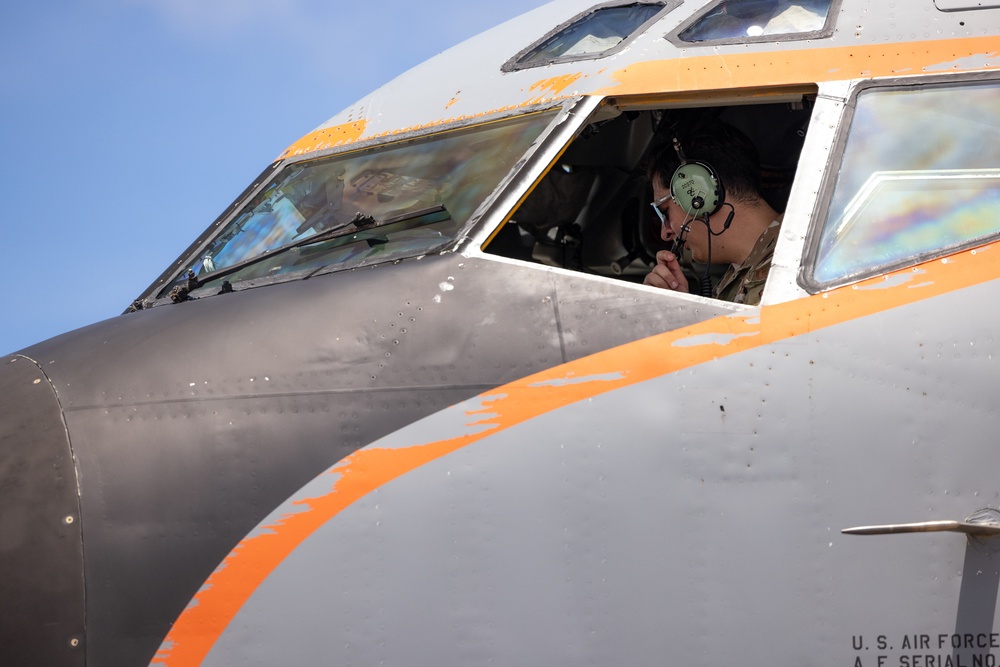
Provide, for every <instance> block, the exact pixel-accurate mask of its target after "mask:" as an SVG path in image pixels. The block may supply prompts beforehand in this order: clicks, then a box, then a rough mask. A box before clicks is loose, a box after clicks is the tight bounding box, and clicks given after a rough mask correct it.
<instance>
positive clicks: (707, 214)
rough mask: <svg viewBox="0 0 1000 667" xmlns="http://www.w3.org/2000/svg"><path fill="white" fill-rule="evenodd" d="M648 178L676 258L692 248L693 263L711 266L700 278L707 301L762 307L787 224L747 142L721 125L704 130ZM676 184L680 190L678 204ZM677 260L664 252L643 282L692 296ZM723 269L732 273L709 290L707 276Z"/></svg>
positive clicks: (673, 148)
mask: <svg viewBox="0 0 1000 667" xmlns="http://www.w3.org/2000/svg"><path fill="white" fill-rule="evenodd" d="M648 176H649V179H650V183H651V184H652V186H653V201H652V203H651V205H652V207H653V209H654V210H655V211H656V213H657V215H658V216H659V217H660V221H661V223H662V224H661V228H660V237H661V238H662V239H663V240H664V241H667V242H671V241H673V242H674V250H675V251H677V248H678V247H679V245H683V244H686V246H687V247H688V248H689V249H690V253H691V259H693V260H694V261H695V262H699V263H702V264H704V265H706V266H707V267H708V269H707V270H706V274H705V276H704V277H703V278H702V282H703V284H704V285H705V287H704V288H701V289H703V290H704V292H705V294H704V295H705V296H712V297H714V298H717V299H723V300H726V301H732V302H734V303H743V304H748V305H757V304H758V303H760V296H761V293H762V292H763V291H764V281H765V279H766V278H767V273H768V271H769V269H770V268H771V256H772V255H773V254H774V246H775V243H776V242H777V240H778V230H779V228H780V224H781V217H780V216H779V215H778V214H777V213H776V212H775V210H774V209H773V208H771V206H770V205H769V204H768V203H767V202H766V201H765V200H764V196H763V194H762V191H761V181H760V159H759V157H758V154H757V149H756V147H754V145H753V143H752V142H751V141H750V140H749V139H748V138H747V137H746V135H744V134H743V133H742V132H740V131H739V130H737V129H736V128H734V127H732V126H731V125H728V124H726V123H723V122H721V121H709V122H707V123H704V124H702V125H700V126H699V127H698V128H697V130H696V131H694V132H692V133H688V134H686V135H684V136H679V137H674V138H673V141H672V143H668V144H667V145H665V146H664V147H663V148H661V149H660V150H659V151H658V152H657V153H656V154H654V156H653V159H652V161H651V163H650V165H649V169H648ZM692 179H694V181H692ZM692 182H694V186H693V187H692V185H691V184H692ZM671 185H673V187H674V189H676V190H677V191H678V197H676V198H675V197H674V196H673V195H674V193H673V192H671ZM685 193H686V195H685ZM678 241H680V244H679V243H678ZM678 254H679V252H678ZM678 260H679V257H678V256H677V254H675V252H672V251H670V250H661V251H659V252H658V253H656V265H655V266H654V267H653V269H652V271H650V272H649V274H647V275H646V278H645V280H644V281H643V282H644V283H645V284H646V285H652V286H653V287H660V288H663V289H670V290H676V291H681V292H688V291H692V290H690V289H689V284H688V279H687V277H686V276H685V274H684V270H683V269H682V268H681V264H680V262H679V261H678ZM720 264H721V265H729V267H728V270H726V271H725V273H724V274H723V276H722V278H721V280H720V281H719V282H718V284H717V285H715V287H714V288H711V287H710V285H711V283H710V279H709V272H710V271H711V268H712V266H715V265H720ZM699 287H700V286H696V288H699ZM693 291H695V292H699V291H701V290H700V289H695V290H693Z"/></svg>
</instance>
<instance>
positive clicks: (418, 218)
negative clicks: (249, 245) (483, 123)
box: [169, 204, 450, 303]
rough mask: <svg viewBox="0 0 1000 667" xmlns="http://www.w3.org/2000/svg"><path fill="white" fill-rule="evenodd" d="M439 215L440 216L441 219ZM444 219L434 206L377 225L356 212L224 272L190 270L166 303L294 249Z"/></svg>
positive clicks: (372, 241)
mask: <svg viewBox="0 0 1000 667" xmlns="http://www.w3.org/2000/svg"><path fill="white" fill-rule="evenodd" d="M440 214H444V215H443V216H442V215H440ZM448 217H450V216H449V215H448V210H447V209H446V208H445V207H444V205H443V204H436V205H434V206H429V207H427V208H422V209H418V210H416V211H407V212H406V213H402V214H400V215H395V216H393V217H391V218H386V219H385V220H382V221H381V222H379V221H378V220H376V219H375V218H373V217H372V216H370V215H367V214H365V213H361V212H360V211H359V212H358V213H356V214H355V216H354V217H353V218H351V219H350V220H349V221H347V222H345V223H343V224H340V225H337V226H336V227H331V228H330V229H325V230H323V231H322V232H319V233H318V234H313V235H312V236H307V237H306V238H304V239H299V240H298V241H292V242H291V243H287V244H285V245H283V246H279V247H277V248H275V249H274V250H267V251H265V252H262V253H261V254H259V255H254V256H253V257H249V258H247V259H244V260H242V261H239V262H236V263H235V264H231V265H229V266H227V267H225V268H222V269H219V270H218V271H211V272H209V273H206V274H204V275H201V276H198V275H195V272H194V270H193V269H188V272H187V282H186V283H185V284H183V285H176V286H174V288H173V289H172V290H170V294H169V296H170V300H171V301H173V302H174V303H180V302H181V301H187V300H188V298H189V297H188V295H189V294H190V293H191V292H193V291H194V290H196V289H198V288H199V287H201V286H202V285H205V284H207V283H210V282H212V281H215V280H219V279H220V278H226V277H228V276H231V275H233V274H234V273H237V272H239V271H242V270H243V269H245V268H247V267H248V266H252V265H254V264H258V263H260V262H263V261H265V260H268V259H270V258H272V257H274V256H276V255H280V254H282V253H284V252H288V251H289V250H293V249H295V248H302V247H304V246H308V245H314V244H317V243H324V242H326V241H332V240H333V239H336V238H340V237H343V236H351V235H354V234H359V233H361V232H369V233H370V230H374V229H376V228H383V227H388V226H390V225H395V224H397V223H401V222H406V221H409V220H412V221H415V223H416V224H414V225H407V226H406V228H410V227H411V226H414V227H416V226H420V225H422V224H430V223H431V222H440V221H441V220H446V219H448ZM422 219H426V220H422ZM380 231H381V230H380ZM382 236H383V235H382V234H378V235H372V236H371V237H370V238H368V239H366V240H368V242H369V243H368V244H369V246H371V245H374V244H377V243H386V242H388V239H384V238H381V237H382ZM232 291H233V288H232V285H230V284H229V281H226V282H224V283H223V285H222V292H223V293H227V292H232Z"/></svg>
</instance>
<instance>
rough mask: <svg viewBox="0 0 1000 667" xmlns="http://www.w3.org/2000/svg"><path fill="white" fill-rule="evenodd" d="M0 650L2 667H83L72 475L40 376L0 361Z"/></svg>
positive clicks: (28, 364) (56, 413) (57, 417)
mask: <svg viewBox="0 0 1000 667" xmlns="http://www.w3.org/2000/svg"><path fill="white" fill-rule="evenodd" d="M0 563H2V566H0V600H2V601H3V602H2V604H0V647H3V648H2V653H3V662H4V663H5V664H11V665H29V664H30V665H54V666H62V665H83V664H84V663H85V636H84V581H83V542H82V536H81V525H80V504H79V496H78V493H77V479H76V468H75V466H74V462H73V455H72V452H71V449H70V443H69V439H68V437H67V434H66V428H65V426H64V424H63V419H62V411H61V409H60V407H59V401H58V400H57V397H56V395H55V392H54V391H53V390H52V387H51V385H50V384H49V382H48V380H47V379H46V377H45V375H44V373H42V371H41V369H40V368H39V367H38V366H37V365H36V364H35V363H34V362H32V361H31V360H30V359H28V358H25V357H20V356H7V357H0Z"/></svg>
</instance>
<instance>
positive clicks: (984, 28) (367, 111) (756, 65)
mask: <svg viewBox="0 0 1000 667" xmlns="http://www.w3.org/2000/svg"><path fill="white" fill-rule="evenodd" d="M593 4H594V3H592V2H590V1H589V0H586V1H584V2H553V3H550V4H548V5H544V6H542V7H540V8H538V9H536V10H534V11H532V12H528V13H527V14H525V15H523V16H521V17H518V18H515V19H513V20H511V21H508V22H507V23H505V24H503V25H501V26H498V27H496V28H494V29H492V30H490V31H487V32H485V33H483V34H481V35H479V36H477V37H476V38H474V39H471V40H468V41H466V42H464V43H462V44H459V45H457V46H455V47H453V48H451V49H449V50H447V51H445V52H443V53H442V54H439V55H438V56H437V57H435V58H432V59H430V60H428V61H426V62H425V63H422V64H420V65H418V66H416V67H414V68H413V69H411V70H409V71H408V72H406V73H404V74H402V75H401V76H399V77H397V78H396V79H394V80H393V81H391V82H389V83H387V84H386V85H384V86H383V87H381V88H379V89H378V90H376V91H374V92H373V93H372V94H371V95H369V96H368V97H366V98H364V99H362V100H360V101H358V102H357V103H355V104H353V105H351V106H350V107H348V108H347V109H345V110H343V111H342V112H340V113H338V114H337V115H335V116H333V117H332V118H330V119H329V120H328V121H327V122H325V123H323V124H322V125H321V126H320V127H319V128H317V129H316V130H314V131H313V132H311V133H308V134H306V135H305V136H303V137H302V138H301V139H299V140H298V141H296V142H295V143H293V144H292V145H291V146H290V147H289V148H288V149H287V150H286V151H285V152H284V153H282V155H281V156H280V157H279V159H283V158H285V157H290V156H294V155H301V154H304V153H309V152H313V151H318V150H324V149H331V148H335V147H340V146H346V145H350V144H351V143H356V142H358V141H364V140H367V139H371V138H373V137H381V136H386V135H394V134H402V133H405V132H412V131H415V130H421V129H423V130H426V129H430V128H435V127H440V126H443V125H446V124H449V123H457V122H461V121H468V120H471V119H479V118H485V117H488V116H490V115H496V114H500V113H504V112H509V111H511V110H516V109H521V108H527V107H530V106H533V105H537V104H542V103H551V102H553V101H556V100H560V99H565V98H570V97H576V96H581V95H633V94H638V95H642V94H657V95H669V94H671V93H692V92H696V91H710V90H719V89H726V88H734V87H736V88H749V87H756V86H782V85H800V84H815V83H822V82H825V81H835V80H844V79H854V78H873V77H886V76H901V75H915V74H922V73H925V72H932V71H942V72H945V71H947V72H958V71H980V70H990V69H996V68H997V67H998V66H1000V56H998V53H1000V48H998V46H997V41H996V37H995V36H994V34H993V33H994V31H995V25H996V21H997V16H1000V10H996V9H994V10H979V11H975V12H947V13H946V12H941V11H939V10H937V9H936V8H935V7H934V4H933V2H931V1H930V0H927V1H922V2H913V3H908V4H907V5H906V7H905V8H902V7H894V6H884V5H880V6H879V7H878V9H875V8H873V7H872V6H871V3H869V2H862V1H860V0H843V2H842V3H841V5H840V10H839V13H838V16H837V22H836V29H835V30H834V33H833V34H832V35H831V36H829V37H826V38H819V39H813V40H790V41H787V40H786V41H783V40H782V39H781V38H776V41H773V42H758V43H740V44H714V43H710V44H705V45H699V44H687V45H684V46H683V47H678V46H677V45H675V44H674V43H672V42H671V41H668V40H667V39H665V35H666V34H667V33H668V32H671V31H672V30H674V29H675V28H677V27H678V26H679V25H681V24H682V23H683V22H684V21H685V20H687V19H688V18H690V17H691V16H694V15H695V14H697V13H699V12H701V11H703V9H704V7H705V6H706V5H707V3H684V4H682V5H681V6H680V7H678V8H676V9H674V10H673V11H671V12H669V13H668V14H666V15H665V16H664V17H663V18H662V19H661V20H659V21H658V22H657V23H655V24H654V25H653V26H651V27H650V28H648V29H647V30H646V32H645V33H643V34H642V35H640V36H638V37H637V38H636V39H635V40H634V41H633V42H631V43H629V44H628V46H627V47H626V48H625V49H623V50H622V51H620V52H618V53H615V54H612V55H609V56H607V57H604V58H597V59H594V60H583V61H572V62H567V63H562V64H558V63H557V64H553V65H549V66H546V67H536V68H528V69H523V70H520V71H515V72H506V73H504V72H501V70H500V67H501V65H502V64H503V63H504V62H505V61H506V60H507V59H508V58H510V57H511V55H513V53H516V52H517V50H519V49H520V48H523V47H524V46H527V44H529V43H530V42H531V41H532V40H534V39H536V38H537V37H541V36H542V35H543V34H545V32H546V31H547V30H548V29H549V26H554V25H558V24H559V23H561V22H563V21H566V20H568V19H569V18H571V17H573V16H575V15H576V14H578V13H580V12H582V11H585V10H586V9H589V8H590V7H591V6H592V5H593ZM535 33H537V36H535V37H533V35H535ZM491 61H493V62H495V66H491V65H490V64H489V63H490V62H491ZM401 99H403V100H406V101H407V102H406V104H399V103H398V101H399V100H401Z"/></svg>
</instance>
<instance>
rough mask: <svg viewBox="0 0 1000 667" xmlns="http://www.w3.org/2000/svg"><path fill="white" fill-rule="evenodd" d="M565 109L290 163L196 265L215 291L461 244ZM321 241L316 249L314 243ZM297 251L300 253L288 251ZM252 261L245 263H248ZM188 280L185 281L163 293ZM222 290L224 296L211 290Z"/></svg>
mask: <svg viewBox="0 0 1000 667" xmlns="http://www.w3.org/2000/svg"><path fill="white" fill-rule="evenodd" d="M554 114H555V112H542V113H535V114H530V115H526V116H521V117H518V118H515V119H510V120H506V121H500V122H496V123H491V124H487V125H480V126H477V127H473V128H468V129H463V130H456V131H451V132H444V133H440V134H435V135H432V136H430V137H424V138H421V139H415V140H410V141H402V142H397V143H394V144H390V145H388V146H384V147H379V148H376V149H372V150H369V151H363V152H352V153H347V154H340V155H336V156H332V157H327V158H320V159H313V160H307V161H301V162H295V163H292V164H289V165H288V166H286V167H285V168H284V169H283V170H281V171H280V172H279V173H278V174H277V175H276V176H275V177H274V178H273V179H272V180H271V181H270V183H269V184H268V185H267V186H266V187H264V189H263V190H262V191H261V192H259V193H258V194H257V195H256V196H255V197H254V198H253V199H252V200H251V201H250V202H249V203H248V204H246V205H245V206H244V207H243V208H242V209H241V210H240V211H239V212H238V213H237V214H236V215H235V217H233V218H232V219H231V220H230V221H229V223H228V224H226V225H225V227H224V228H223V229H222V230H221V231H220V232H219V233H218V234H216V235H215V236H214V238H212V239H211V240H210V241H209V242H208V243H207V245H206V246H205V247H204V248H203V249H202V250H201V252H199V253H198V257H197V258H196V259H195V260H194V261H193V262H192V263H191V264H189V266H188V268H189V269H190V270H191V271H192V272H193V273H194V274H195V276H196V277H197V278H198V279H199V281H204V283H205V288H206V289H207V288H208V287H211V286H216V289H215V290H214V291H218V287H217V286H218V285H219V284H221V283H222V277H221V276H220V277H219V278H218V279H214V277H213V275H214V274H216V273H220V272H222V273H225V272H226V271H227V268H228V269H238V270H236V271H235V272H231V275H229V274H227V275H225V278H226V279H227V280H229V281H230V282H231V283H236V282H237V281H247V280H251V281H252V280H256V279H270V278H272V277H274V276H279V275H284V274H290V273H301V272H318V271H320V270H323V271H332V270H339V269H343V268H351V267H356V266H362V265H366V264H372V263H376V262H384V261H389V260H395V259H399V258H402V257H411V256H415V255H419V254H424V253H427V252H431V251H434V250H438V249H441V248H443V247H444V246H446V245H448V244H449V243H452V242H453V241H454V240H455V239H456V237H457V234H458V232H459V230H460V229H462V227H463V226H464V225H465V224H466V223H467V222H468V221H469V220H470V218H471V216H472V214H473V213H474V212H475V210H476V209H477V208H478V207H479V206H480V205H481V204H482V203H483V201H484V200H485V199H486V198H487V197H488V196H489V195H490V194H491V193H492V192H493V190H494V189H495V188H496V187H497V185H498V184H499V183H500V181H501V180H502V179H503V178H504V176H506V175H507V173H508V172H510V171H511V169H512V168H513V166H514V164H515V163H516V162H517V161H518V160H519V159H520V158H521V157H522V156H523V155H524V153H525V152H526V151H527V149H528V147H529V146H530V145H531V144H532V142H534V141H535V140H536V139H537V138H538V137H539V135H540V134H541V133H542V131H543V130H544V129H545V127H546V126H547V125H548V124H549V122H550V121H551V120H552V118H553V116H554ZM312 237H315V239H316V240H315V242H309V239H310V238H312ZM291 244H296V245H297V246H298V247H294V248H289V249H287V250H285V251H280V249H281V248H287V247H288V246H289V245H291ZM244 264H245V266H243V265H244ZM186 283H187V277H186V276H184V275H181V276H179V277H178V278H176V279H175V280H174V281H173V282H172V283H171V284H170V285H168V286H167V287H166V288H165V289H163V290H161V291H160V296H165V295H166V293H167V292H170V291H171V289H173V288H174V287H177V286H179V285H183V284H186ZM211 293H214V292H211Z"/></svg>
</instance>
